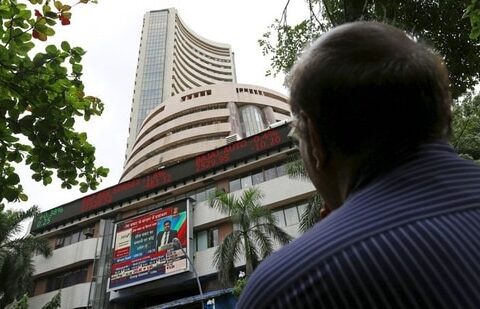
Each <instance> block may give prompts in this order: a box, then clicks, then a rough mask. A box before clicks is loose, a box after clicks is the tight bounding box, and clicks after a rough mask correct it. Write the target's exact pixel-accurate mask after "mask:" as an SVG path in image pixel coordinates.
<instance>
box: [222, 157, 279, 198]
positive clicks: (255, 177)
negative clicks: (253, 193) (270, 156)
mask: <svg viewBox="0 0 480 309" xmlns="http://www.w3.org/2000/svg"><path fill="white" fill-rule="evenodd" d="M283 175H285V164H284V163H280V164H277V165H274V166H269V167H266V168H261V169H258V170H256V171H254V172H253V173H252V174H248V175H244V176H242V177H239V178H235V179H232V180H230V192H234V191H238V190H240V189H245V188H248V187H251V186H254V185H258V184H260V183H262V182H265V181H268V180H272V179H274V178H277V177H280V176H283Z"/></svg>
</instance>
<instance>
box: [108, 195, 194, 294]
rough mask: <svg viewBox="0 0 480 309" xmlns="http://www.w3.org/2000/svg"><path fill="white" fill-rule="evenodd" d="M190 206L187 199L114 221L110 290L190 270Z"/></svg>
mask: <svg viewBox="0 0 480 309" xmlns="http://www.w3.org/2000/svg"><path fill="white" fill-rule="evenodd" d="M189 209H190V200H189V199H185V200H182V201H179V202H176V203H173V204H170V205H168V206H166V207H164V208H161V209H156V210H153V211H150V212H148V213H146V214H143V215H140V216H137V217H135V218H131V219H127V220H125V221H122V222H119V223H117V224H116V225H115V230H114V238H113V255H112V266H111V271H110V279H109V290H110V291H111V290H119V289H122V288H126V287H130V286H134V285H137V284H141V283H145V282H148V281H152V280H157V279H160V278H164V277H167V276H171V275H174V274H178V273H182V272H185V271H189V270H190V265H189V263H188V259H187V257H186V256H185V254H190V246H189V239H190V211H189ZM177 240H178V241H177Z"/></svg>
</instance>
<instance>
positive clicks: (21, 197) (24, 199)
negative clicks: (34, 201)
mask: <svg viewBox="0 0 480 309" xmlns="http://www.w3.org/2000/svg"><path fill="white" fill-rule="evenodd" d="M18 198H19V199H20V200H21V201H22V202H26V201H28V196H27V195H26V194H25V193H20V194H19V195H18Z"/></svg>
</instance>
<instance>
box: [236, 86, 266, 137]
mask: <svg viewBox="0 0 480 309" xmlns="http://www.w3.org/2000/svg"><path fill="white" fill-rule="evenodd" d="M247 92H248V89H247ZM263 118H264V117H263V112H262V110H261V109H260V108H259V107H258V106H255V105H246V106H243V107H242V108H241V109H240V124H241V126H242V129H243V132H245V137H249V136H251V135H254V134H256V133H259V132H261V131H263V130H264V129H265V121H264V119H263Z"/></svg>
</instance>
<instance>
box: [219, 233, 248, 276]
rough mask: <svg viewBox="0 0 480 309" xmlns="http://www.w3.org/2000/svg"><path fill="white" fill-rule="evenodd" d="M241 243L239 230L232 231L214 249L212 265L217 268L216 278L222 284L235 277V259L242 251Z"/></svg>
mask: <svg viewBox="0 0 480 309" xmlns="http://www.w3.org/2000/svg"><path fill="white" fill-rule="evenodd" d="M241 244H242V242H241V232H240V231H233V232H232V233H230V234H229V235H227V237H225V239H224V240H223V243H222V244H220V245H219V246H218V248H217V249H216V250H215V253H214V255H213V265H215V267H216V268H217V269H218V279H219V281H220V282H221V283H222V284H224V285H227V284H229V283H231V282H233V280H234V279H235V261H236V260H237V259H238V257H239V255H240V253H242V247H241Z"/></svg>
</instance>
